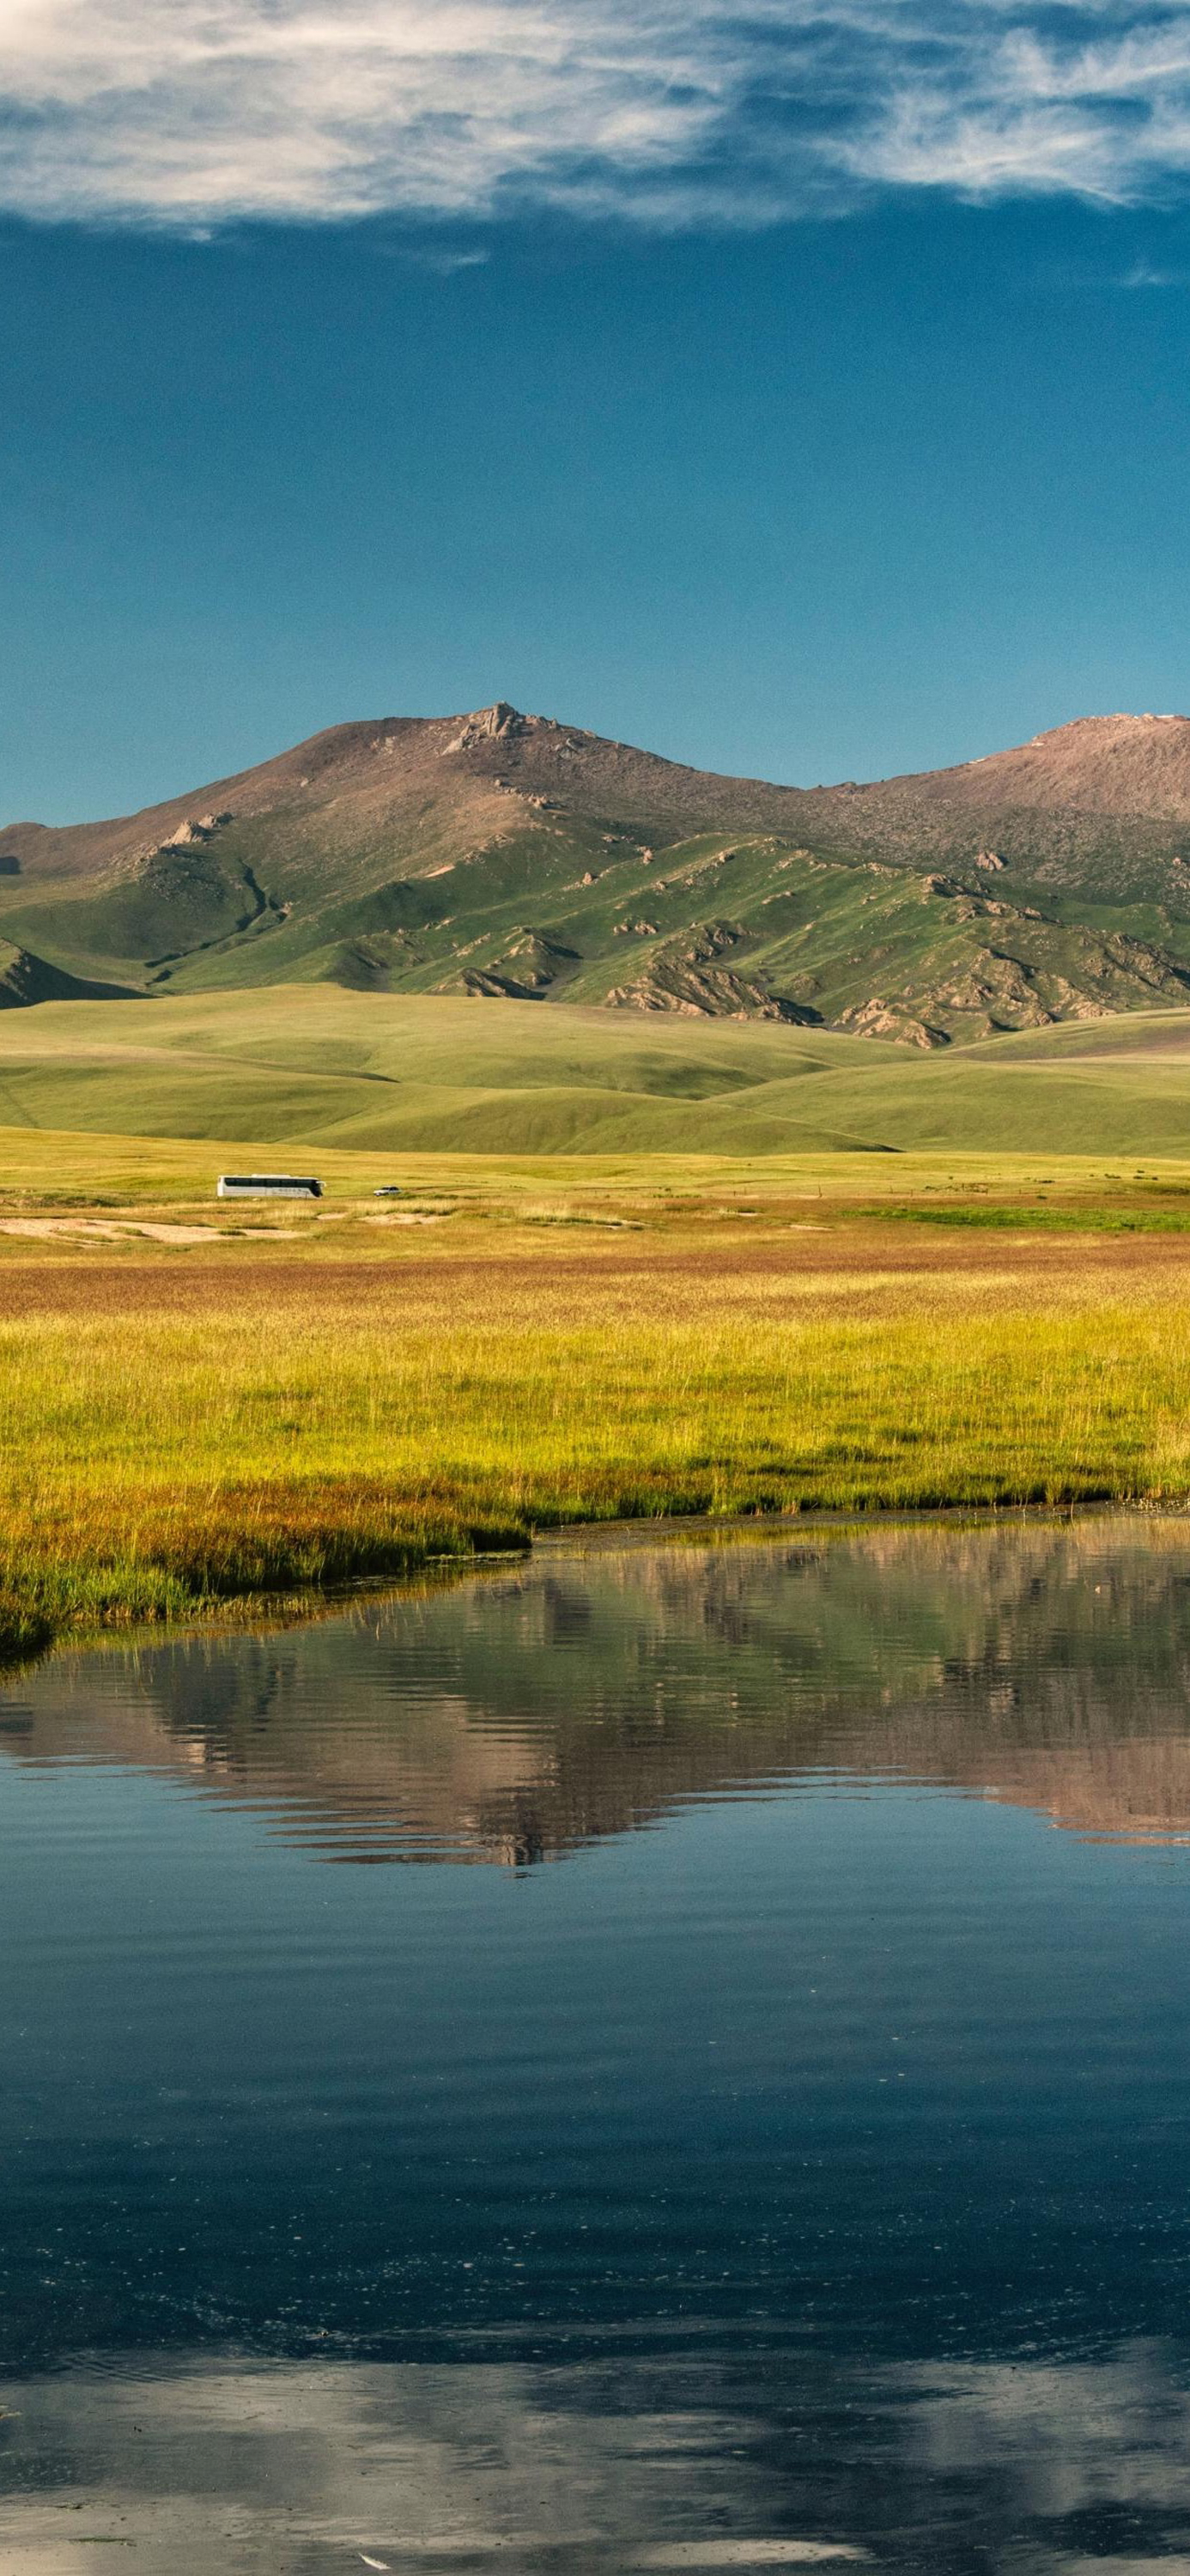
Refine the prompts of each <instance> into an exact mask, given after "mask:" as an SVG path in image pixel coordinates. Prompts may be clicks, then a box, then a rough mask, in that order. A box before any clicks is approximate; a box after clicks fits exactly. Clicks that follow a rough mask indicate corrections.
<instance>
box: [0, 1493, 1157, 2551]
mask: <svg viewBox="0 0 1190 2576" xmlns="http://www.w3.org/2000/svg"><path fill="white" fill-rule="evenodd" d="M0 1945H2V1946H0V1956H2V1958H3V1963H4V1973H3V1978H2V1980H0V2040H2V2056H0V2064H2V2066H3V2070H4V2083H3V2088H2V2091H0V2189H2V2215H0V2569H3V2571H4V2576H60V2571H63V2570H67V2569H69V2570H71V2571H77V2570H82V2571H85V2570H87V2569H88V2568H92V2567H94V2568H97V2569H98V2568H103V2569H106V2570H110V2569H111V2568H112V2567H113V2566H119V2565H121V2564H124V2563H127V2565H128V2566H129V2568H130V2569H135V2570H137V2571H142V2570H147V2571H150V2576H159V2571H160V2576H164V2571H166V2570H169V2571H171V2576H175V2571H185V2576H216V2571H218V2576H225V2571H232V2576H236V2571H241V2570H250V2571H253V2576H257V2571H259V2576H264V2571H269V2576H275V2571H284V2576H289V2571H295V2576H324V2571H330V2570H335V2569H352V2568H356V2569H358V2568H359V2567H360V2565H361V2564H368V2565H372V2566H376V2565H377V2564H380V2565H383V2566H388V2567H391V2568H399V2569H403V2570H408V2571H413V2576H439V2571H446V2570H456V2569H457V2570H459V2571H460V2576H468V2571H476V2576H487V2571H488V2570H493V2569H496V2568H501V2569H515V2570H537V2569H554V2568H561V2567H562V2566H565V2567H566V2568H567V2570H576V2571H585V2570H588V2569H589V2570H591V2571H600V2576H603V2572H604V2571H606V2576H612V2572H613V2571H617V2572H618V2571H620V2570H629V2569H632V2570H638V2569H639V2570H659V2571H674V2576H677V2571H680V2570H683V2569H690V2570H718V2569H732V2570H743V2571H748V2570H752V2569H755V2570H761V2569H770V2568H774V2567H790V2566H792V2567H801V2566H807V2565H808V2566H819V2565H822V2566H826V2567H828V2568H829V2567H832V2566H835V2565H838V2566H840V2567H847V2566H849V2565H855V2566H859V2567H871V2568H873V2569H877V2568H883V2569H888V2570H891V2571H908V2570H923V2571H925V2570H928V2571H930V2572H931V2576H951V2571H954V2576H977V2571H992V2570H994V2571H1001V2570H1010V2571H1014V2576H1015V2571H1033V2570H1043V2569H1044V2570H1046V2571H1060V2576H1086V2571H1089V2570H1091V2569H1098V2568H1100V2567H1101V2566H1102V2567H1104V2568H1107V2569H1110V2570H1111V2571H1113V2576H1140V2571H1144V2570H1149V2569H1152V2570H1153V2571H1154V2576H1156V2571H1158V2570H1161V2571H1163V2576H1168V2571H1170V2570H1171V2569H1172V2570H1174V2571H1176V2570H1179V2569H1181V2570H1190V1521H1186V1520H1176V1519H1170V1520H1162V1519H1147V1518H1139V1517H1137V1518H1123V1517H1118V1516H1103V1517H1098V1516H1088V1517H1085V1518H1080V1519H1076V1520H1074V1521H1066V1522H1059V1521H1045V1520H1034V1521H1027V1520H1021V1519H1018V1520H1012V1521H1007V1522H1004V1523H999V1524H995V1525H983V1526H979V1525H970V1526H964V1525H962V1524H961V1523H960V1522H957V1521H945V1520H944V1521H940V1522H938V1523H935V1524H918V1525H916V1526H913V1525H908V1524H906V1525H902V1526H896V1525H888V1526H884V1527H872V1528H869V1529H867V1530H865V1531H861V1532H860V1533H859V1534H854V1533H848V1532H846V1531H842V1530H839V1531H832V1530H824V1529H815V1528H814V1527H813V1526H811V1525H806V1526H805V1527H803V1528H801V1529H799V1528H798V1527H797V1526H796V1524H795V1525H792V1526H791V1525H789V1524H786V1525H784V1526H783V1528H782V1531H781V1533H780V1535H773V1534H771V1532H770V1533H761V1534H757V1535H755V1536H752V1537H748V1538H744V1539H740V1540H738V1541H735V1540H727V1539H725V1540H722V1541H720V1542H718V1543H711V1542H710V1541H709V1540H708V1538H707V1535H706V1533H705V1532H698V1533H686V1534H675V1533H673V1532H669V1531H666V1532H664V1533H661V1534H659V1535H656V1536H653V1537H649V1536H648V1535H647V1534H641V1535H633V1536H632V1537H631V1538H626V1537H625V1536H624V1534H623V1533H612V1534H609V1535H608V1536H607V1537H605V1538H603V1539H602V1540H600V1539H594V1540H592V1541H591V1542H590V1543H588V1544H584V1545H578V1546H573V1547H571V1546H569V1545H563V1544H561V1543H559V1544H557V1545H555V1546H550V1547H546V1548H544V1549H542V1550H541V1551H539V1553H538V1554H537V1555H536V1556H535V1558H534V1559H533V1560H532V1562H527V1563H523V1564H522V1563H515V1564H508V1563H505V1564H501V1565H498V1566H495V1567H492V1568H489V1569H487V1570H486V1571H483V1572H480V1573H478V1574H476V1575H473V1576H470V1577H468V1578H466V1579H465V1580H462V1581H447V1580H445V1579H444V1580H442V1581H440V1582H437V1581H435V1582H427V1583H426V1584H425V1585H424V1587H422V1588H420V1589H419V1590H416V1591H412V1592H409V1593H407V1594H405V1595H404V1596H403V1597H401V1598H399V1599H394V1600H391V1601H387V1602H385V1603H383V1604H382V1605H379V1606H377V1605H376V1604H375V1603H374V1602H369V1603H367V1604H359V1605H356V1606H354V1607H352V1608H350V1609H347V1610H344V1611H341V1612H338V1613H336V1614H335V1615H333V1616H329V1617H326V1618H324V1619H321V1620H318V1621H315V1622H313V1623H311V1624H307V1625H305V1626H294V1627H289V1628H277V1629H274V1630H266V1629H264V1628H263V1627H261V1628H257V1629H254V1630H252V1631H251V1632H247V1631H246V1632H243V1633H224V1634H222V1635H207V1636H196V1637H190V1638H184V1639H179V1640H175V1641H173V1642H168V1643H156V1644H154V1643H150V1644H149V1645H145V1644H143V1643H140V1644H137V1645H136V1646H134V1647H122V1646H119V1645H114V1644H113V1645H106V1646H104V1647H102V1648H100V1649H96V1650H93V1651H87V1652H78V1653H71V1654H61V1655H58V1656H56V1657H54V1658H52V1659H51V1660H49V1661H48V1662H46V1663H45V1664H44V1665H42V1666H41V1667H40V1668H39V1669H36V1670H34V1671H32V1672H28V1673H23V1674H17V1675H13V1674H10V1675H8V1676H7V1677H6V1678H4V1679H0Z"/></svg>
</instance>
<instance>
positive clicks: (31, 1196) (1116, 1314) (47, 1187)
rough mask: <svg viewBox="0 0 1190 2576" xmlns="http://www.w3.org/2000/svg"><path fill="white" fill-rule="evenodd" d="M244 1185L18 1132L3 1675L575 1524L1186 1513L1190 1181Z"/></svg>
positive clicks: (786, 1177)
mask: <svg viewBox="0 0 1190 2576" xmlns="http://www.w3.org/2000/svg"><path fill="white" fill-rule="evenodd" d="M225 1159H226V1160H234V1161H238V1162H239V1163H240V1165H241V1167H242V1166H243V1162H244V1149H243V1148H242V1147H240V1148H237V1149H236V1152H235V1155H234V1157H233V1156H227V1157H225V1156H223V1155H222V1154H221V1152H220V1149H219V1148H218V1146H213V1145H210V1144H197V1145H196V1144H194V1143H191V1142H183V1143H179V1144H174V1143H172V1142H170V1141H169V1140H143V1139H141V1140H133V1139H128V1138H118V1139H116V1138H113V1139H104V1138H103V1137H101V1136H78V1135H75V1136H70V1135H60V1136H52V1135H47V1134H46V1133H44V1132H41V1133H34V1132H33V1131H29V1130H26V1129H21V1130H17V1131H11V1130H10V1131H6V1132H5V1133H4V1134H3V1135H2V1136H0V1171H2V1173H3V1181H2V1184H0V1369H2V1389H3V1412H2V1421H0V1478H2V1493H3V1505H2V1513H0V1639H2V1641H3V1643H4V1646H5V1648H6V1650H7V1651H8V1652H10V1653H13V1652H20V1651H27V1650H32V1649H35V1648H36V1647H37V1646H38V1645H39V1644H41V1643H43V1642H45V1641H47V1640H48V1639H49V1638H50V1637H51V1636H52V1635H53V1634H55V1633H56V1632H58V1631H59V1630H61V1629H62V1628H64V1627H67V1626H71V1625H80V1624H82V1625H86V1624H91V1623H98V1622H102V1621H112V1620H120V1621H127V1622H132V1621H137V1620H142V1619H160V1618H167V1617H183V1616H185V1617H189V1616H195V1615H200V1616H202V1615H209V1614H210V1612H211V1611H212V1610H213V1609H214V1608H215V1607H216V1606H217V1605H223V1606H224V1608H226V1607H227V1606H228V1605H230V1604H233V1603H234V1602H235V1601H237V1600H243V1599H245V1598H259V1596H260V1595H261V1594H262V1593H270V1594H278V1593H292V1592H294V1591H295V1590H296V1589H297V1588H298V1587H300V1586H303V1585H307V1584H315V1585H326V1584H328V1583H334V1582H340V1581H346V1580H349V1579H353V1578H356V1579H359V1578H364V1579H370V1580H376V1581H379V1580H382V1579H383V1578H385V1577H387V1576H391V1575H393V1574H396V1573H399V1572H401V1571H402V1570H404V1569H406V1568H409V1567H412V1566H413V1565H416V1564H417V1563H420V1562H424V1560H425V1558H426V1556H427V1555H434V1554H438V1553H442V1554H451V1553H455V1554H459V1553H466V1552H468V1551H470V1550H472V1549H474V1548H484V1547H493V1546H515V1545H523V1544H525V1543H526V1542H527V1541H528V1539H529V1538H530V1536H531V1533H532V1531H533V1530H534V1529H535V1528H537V1527H542V1526H545V1525H553V1524H557V1523H559V1522H565V1521H568V1520H580V1519H591V1518H608V1517H615V1518H618V1517H624V1516H639V1515H642V1514H645V1515H648V1514H658V1515H660V1514H668V1513H678V1512H713V1513H740V1512H749V1513H750V1512H757V1511H774V1512H795V1511H813V1510H840V1511H845V1512H849V1513H850V1512H859V1511H872V1510H892V1509H901V1510H904V1509H914V1508H919V1507H923V1506H935V1505H942V1504H966V1505H978V1504H993V1505H995V1504H999V1505H1019V1504H1023V1503H1028V1502H1034V1501H1048V1502H1059V1501H1071V1502H1074V1501H1080V1500H1091V1499H1095V1498H1104V1499H1106V1498H1112V1499H1123V1500H1130V1501H1137V1502H1143V1501H1148V1500H1153V1501H1156V1500H1160V1501H1162V1502H1163V1503H1166V1504H1168V1503H1170V1502H1175V1503H1176V1502H1177V1501H1179V1500H1182V1499H1185V1498H1187V1497H1190V1162H1187V1163H1184V1164H1182V1163H1179V1164H1175V1163H1172V1162H1163V1163H1159V1164H1156V1163H1150V1164H1147V1165H1128V1166H1123V1165H1121V1164H1120V1163H1119V1162H1113V1163H1110V1164H1108V1163H1105V1162H1102V1161H1100V1162H1094V1161H1092V1160H1090V1159H1087V1160H1084V1161H1081V1162H1076V1161H1074V1160H1070V1161H1064V1162H1055V1161H1053V1160H1046V1159H1043V1158H1041V1157H1036V1156H1035V1157H1032V1158H1026V1157H1015V1158H1011V1159H1010V1158H1004V1159H1001V1160H1000V1161H998V1162H997V1161H994V1160H992V1159H991V1158H989V1157H987V1156H970V1157H964V1156H962V1155H955V1154H949V1155H947V1156H945V1157H941V1156H939V1157H933V1158H930V1157H924V1156H923V1157H912V1158H911V1157H909V1156H904V1155H902V1156H896V1157H881V1156H856V1155H849V1156H838V1157H832V1156H812V1155H807V1156H804V1157H802V1158H800V1159H799V1158H793V1157H772V1156H770V1157H768V1158H766V1159H765V1160H764V1161H763V1162H761V1163H755V1164H750V1163H744V1162H741V1163H738V1164H731V1163H729V1162H726V1161H723V1160H719V1161H712V1160H711V1159H710V1158H701V1159H700V1160H698V1161H686V1162H678V1161H671V1160H668V1159H666V1158H660V1157H649V1158H643V1157H642V1158H640V1159H639V1160H636V1161H634V1160H632V1159H631V1158H625V1159H624V1160H623V1161H621V1162H618V1163H617V1162H607V1163H604V1162H600V1161H597V1160H595V1159H594V1158H591V1157H589V1156H584V1157H583V1158H582V1160H581V1162H574V1163H568V1162H567V1161H566V1160H565V1159H564V1158H551V1159H550V1160H549V1161H548V1162H543V1163H541V1164H533V1163H530V1162H520V1163H507V1164H500V1163H497V1162H495V1161H493V1159H492V1158H490V1157H489V1158H486V1159H483V1160H480V1159H479V1158H468V1157H462V1156H453V1157H444V1156H422V1157H407V1158H406V1159H405V1162H404V1164H403V1166H402V1180H403V1182H404V1184H405V1186H406V1191H407V1195H406V1197H405V1198H403V1199H402V1200H401V1201H400V1202H399V1203H395V1204H394V1205H393V1206H391V1207H389V1208H387V1209H386V1208H383V1207H378V1206H377V1204H376V1202H375V1201H374V1200H373V1199H372V1198H371V1197H370V1196H365V1195H364V1194H363V1192H364V1190H365V1188H367V1189H370V1187H371V1183H372V1181H373V1179H374V1177H375V1176H374V1174H373V1171H372V1167H371V1164H370V1163H369V1164H368V1165H367V1167H366V1171H365V1169H364V1166H363V1161H362V1158H360V1157H355V1156H352V1155H348V1154H343V1153H341V1154H338V1155H334V1154H327V1153H323V1154H321V1155H320V1156H319V1158H318V1164H319V1168H321V1170H322V1172H323V1174H324V1177H325V1178H326V1179H327V1181H328V1183H329V1195H328V1198H327V1200H326V1201H325V1202H324V1203H323V1205H322V1206H321V1207H320V1208H318V1209H307V1208H305V1207H285V1208H266V1209H264V1210H262V1211H260V1212H259V1213H257V1211H256V1210H255V1208H253V1207H251V1206H225V1207H222V1208H217V1207H216V1206H215V1205H214V1204H213V1203H212V1199H211V1195H210V1185H211V1177H212V1174H213V1172H214V1171H217V1170H218V1168H219V1166H220V1162H221V1161H223V1160H225ZM269 1160H272V1161H273V1162H274V1163H275V1161H276V1156H275V1154H273V1155H272V1156H271V1157H267V1158H266V1168H267V1165H268V1161H269ZM954 1219H961V1220H962V1221H961V1222H953V1221H951V1222H947V1221H946V1220H954ZM940 1220H942V1221H940Z"/></svg>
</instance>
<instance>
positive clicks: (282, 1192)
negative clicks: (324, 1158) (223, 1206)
mask: <svg viewBox="0 0 1190 2576" xmlns="http://www.w3.org/2000/svg"><path fill="white" fill-rule="evenodd" d="M218 1195H219V1197H220V1198H221V1199H320V1198H321V1197H322V1183H321V1181H309V1180H296V1179H295V1178H294V1175H293V1173H292V1172H221V1173H220V1175H219V1192H218Z"/></svg>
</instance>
